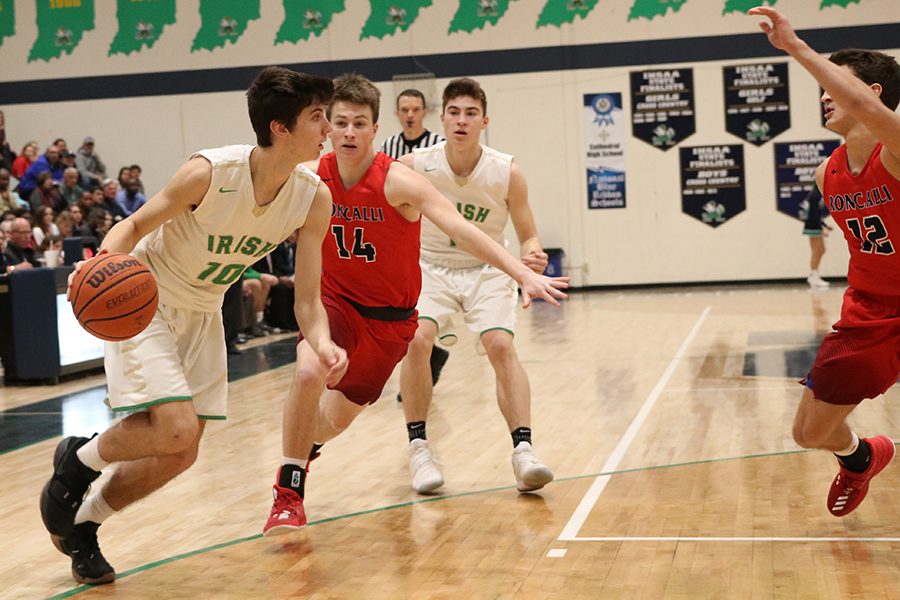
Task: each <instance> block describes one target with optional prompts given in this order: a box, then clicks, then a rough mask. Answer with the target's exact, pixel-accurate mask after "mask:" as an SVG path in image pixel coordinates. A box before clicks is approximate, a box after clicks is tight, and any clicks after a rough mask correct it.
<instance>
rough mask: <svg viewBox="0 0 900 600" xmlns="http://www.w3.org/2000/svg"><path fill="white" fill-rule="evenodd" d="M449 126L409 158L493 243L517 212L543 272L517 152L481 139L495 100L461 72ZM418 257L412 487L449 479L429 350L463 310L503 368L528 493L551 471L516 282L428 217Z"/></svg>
mask: <svg viewBox="0 0 900 600" xmlns="http://www.w3.org/2000/svg"><path fill="white" fill-rule="evenodd" d="M441 123H442V125H443V127H444V137H446V138H447V141H446V142H443V143H440V144H437V145H435V146H431V147H429V148H423V149H417V150H415V151H414V152H413V153H412V154H407V155H406V156H404V157H403V158H401V162H403V163H404V164H405V165H407V166H409V167H412V168H413V169H414V170H415V171H416V172H418V173H421V174H422V175H424V176H425V177H426V178H427V179H428V180H429V181H430V182H431V183H432V184H433V185H434V187H436V188H437V190H438V191H439V192H441V194H443V195H444V196H446V197H447V198H449V199H450V201H451V202H454V203H455V204H456V206H457V209H458V210H459V212H460V213H462V215H463V217H464V218H465V219H466V220H468V221H470V222H472V223H473V224H474V225H475V226H476V227H478V228H479V229H481V230H482V231H484V232H485V233H486V234H487V235H488V236H489V237H491V238H492V239H493V240H495V241H497V242H499V243H501V244H505V240H504V236H503V230H504V228H505V227H506V223H507V221H508V220H509V219H512V222H513V225H514V227H515V229H516V235H517V236H518V238H519V244H520V246H521V253H522V262H523V263H524V264H525V265H526V266H528V267H529V268H531V269H532V270H534V271H535V272H537V273H542V272H543V271H544V269H545V268H546V266H547V254H546V253H544V251H543V248H542V247H541V242H540V239H539V238H538V234H537V228H536V227H535V224H534V216H533V215H532V212H531V207H530V206H529V204H528V187H527V184H526V183H525V177H524V176H523V175H522V172H521V171H520V170H519V168H518V167H517V166H516V164H515V163H514V162H513V157H512V156H510V155H508V154H502V153H500V152H498V151H496V150H494V149H492V148H488V147H487V146H483V145H482V144H481V141H480V138H481V132H482V131H483V130H484V129H485V127H487V124H488V117H487V98H486V96H485V93H484V90H482V89H481V86H480V85H479V84H478V82H476V81H474V80H473V79H469V78H461V79H455V80H453V81H451V82H450V83H449V84H447V87H446V88H444V94H443V111H442V113H441ZM420 262H421V267H422V294H421V296H420V297H419V302H418V304H417V306H416V308H417V310H418V311H419V327H418V329H417V330H416V336H415V339H414V340H413V342H412V344H410V346H409V352H408V353H407V355H406V357H405V358H404V359H403V363H402V367H401V371H400V389H401V393H402V395H403V412H404V416H405V417H406V428H407V433H408V435H409V442H410V443H409V461H410V462H409V469H410V476H411V478H412V487H413V489H414V490H415V491H417V492H420V493H426V492H431V491H433V490H435V489H437V488H438V487H440V486H441V485H443V483H444V478H443V475H442V474H441V471H440V469H439V468H438V466H437V464H436V463H435V461H434V457H433V455H432V452H431V448H430V447H429V445H428V441H427V438H426V432H425V420H426V418H427V416H428V407H429V405H430V403H431V395H432V383H431V375H430V372H429V371H430V368H429V356H430V353H431V347H432V345H433V344H434V340H435V337H436V336H438V335H440V334H441V328H442V327H446V326H447V324H448V322H449V320H450V318H451V317H452V316H453V315H454V314H456V313H462V315H463V318H464V320H465V322H466V326H467V327H468V328H469V329H470V330H471V331H473V332H475V333H477V334H479V336H480V342H481V344H482V345H483V346H484V349H485V350H486V352H487V356H488V360H490V362H491V366H492V367H493V368H494V372H495V373H496V376H497V403H498V404H499V406H500V412H501V413H502V414H503V417H504V418H505V419H506V424H507V425H508V427H509V431H510V434H511V436H512V442H513V454H512V465H513V471H514V473H515V478H516V487H517V488H518V490H519V491H522V492H527V491H533V490H537V489H540V488H542V487H543V486H545V485H546V484H547V483H549V482H550V481H551V480H552V479H553V473H552V472H551V471H550V469H549V468H548V467H547V466H546V465H544V464H542V463H541V462H540V461H539V460H538V459H537V457H536V456H535V454H534V450H533V448H532V445H531V389H530V386H529V383H528V376H527V375H526V374H525V370H524V369H523V368H522V364H521V362H519V358H518V356H517V354H516V350H515V347H514V346H513V334H514V332H515V326H516V299H517V290H516V283H515V281H513V280H512V278H510V277H509V276H508V275H506V274H505V273H503V272H501V271H500V270H498V269H496V268H494V267H492V266H490V265H486V264H485V263H484V262H483V261H480V260H478V259H477V258H475V257H473V256H472V255H471V254H468V253H466V252H464V251H463V250H461V249H460V248H459V247H457V246H456V245H455V244H454V243H453V242H452V240H451V239H450V238H449V237H447V235H446V234H444V233H443V232H441V230H439V229H438V228H437V227H435V226H434V224H433V223H431V222H429V221H428V220H427V219H424V218H423V219H422V246H421V261H420Z"/></svg>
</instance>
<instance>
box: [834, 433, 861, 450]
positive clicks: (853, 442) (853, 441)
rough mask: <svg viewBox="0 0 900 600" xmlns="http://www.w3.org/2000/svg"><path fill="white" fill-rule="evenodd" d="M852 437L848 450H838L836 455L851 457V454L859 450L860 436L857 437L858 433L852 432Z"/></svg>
mask: <svg viewBox="0 0 900 600" xmlns="http://www.w3.org/2000/svg"><path fill="white" fill-rule="evenodd" d="M850 436H851V439H850V445H849V446H847V447H846V448H844V449H843V450H838V451H837V452H835V454H836V455H838V456H850V455H851V454H853V453H854V452H856V449H857V448H859V436H858V435H856V433H855V432H853V431H851V432H850Z"/></svg>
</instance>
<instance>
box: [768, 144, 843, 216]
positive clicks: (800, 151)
mask: <svg viewBox="0 0 900 600" xmlns="http://www.w3.org/2000/svg"><path fill="white" fill-rule="evenodd" d="M840 144H841V143H840V142H839V141H838V140H818V141H814V142H788V143H785V144H775V204H776V207H777V208H778V212H780V213H784V214H786V215H788V216H789V217H794V218H795V219H799V220H801V221H805V220H806V215H807V211H808V210H809V206H807V205H806V195H807V194H808V193H809V191H810V190H811V189H812V187H813V186H814V185H816V167H818V166H819V164H820V163H821V162H822V161H824V160H827V159H828V157H829V156H831V153H832V152H834V151H835V150H836V149H837V147H838V146H840Z"/></svg>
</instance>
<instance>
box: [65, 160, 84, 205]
mask: <svg viewBox="0 0 900 600" xmlns="http://www.w3.org/2000/svg"><path fill="white" fill-rule="evenodd" d="M80 177H81V175H80V174H79V173H78V169H76V168H75V167H69V168H68V169H66V170H65V171H63V181H62V185H61V186H59V195H60V196H62V199H63V200H65V202H66V206H72V205H73V204H75V203H76V202H78V201H79V200H81V195H82V194H83V193H84V190H83V189H82V188H81V186H80V185H78V180H79V178H80Z"/></svg>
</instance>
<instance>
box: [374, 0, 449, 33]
mask: <svg viewBox="0 0 900 600" xmlns="http://www.w3.org/2000/svg"><path fill="white" fill-rule="evenodd" d="M369 3H370V4H371V6H372V13H371V14H370V15H369V18H368V19H367V20H366V24H365V25H363V28H362V31H361V32H360V34H359V39H361V40H364V39H366V38H370V37H376V38H379V39H381V38H383V37H384V36H386V35H394V34H395V33H397V30H398V29H399V30H400V31H406V30H407V29H409V26H410V25H412V24H413V23H414V22H415V20H416V19H418V18H419V11H420V10H421V9H423V8H425V7H427V6H431V0H369Z"/></svg>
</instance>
